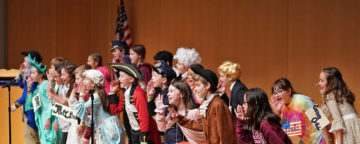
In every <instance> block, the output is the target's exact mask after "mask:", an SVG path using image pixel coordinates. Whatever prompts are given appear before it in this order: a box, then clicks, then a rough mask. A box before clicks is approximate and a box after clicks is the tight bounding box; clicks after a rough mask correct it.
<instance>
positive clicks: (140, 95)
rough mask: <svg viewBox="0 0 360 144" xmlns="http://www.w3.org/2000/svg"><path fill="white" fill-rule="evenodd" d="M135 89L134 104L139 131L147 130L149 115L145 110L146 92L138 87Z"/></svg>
mask: <svg viewBox="0 0 360 144" xmlns="http://www.w3.org/2000/svg"><path fill="white" fill-rule="evenodd" d="M136 89H137V90H136V91H135V93H134V105H135V107H136V109H137V111H138V117H139V121H140V131H141V132H149V127H150V115H149V112H148V110H147V105H146V98H145V97H146V94H145V92H144V91H142V90H140V89H141V88H140V87H137V88H136Z"/></svg>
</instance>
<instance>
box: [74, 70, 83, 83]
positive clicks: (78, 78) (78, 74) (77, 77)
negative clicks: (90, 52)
mask: <svg viewBox="0 0 360 144" xmlns="http://www.w3.org/2000/svg"><path fill="white" fill-rule="evenodd" d="M83 80H84V78H83V77H82V76H81V74H80V73H77V74H75V83H76V84H80V83H81V82H82V81H83Z"/></svg>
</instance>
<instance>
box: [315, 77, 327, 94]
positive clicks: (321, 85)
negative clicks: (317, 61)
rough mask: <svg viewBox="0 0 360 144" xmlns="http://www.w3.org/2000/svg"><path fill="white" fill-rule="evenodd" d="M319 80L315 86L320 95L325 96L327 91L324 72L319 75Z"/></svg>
mask: <svg viewBox="0 0 360 144" xmlns="http://www.w3.org/2000/svg"><path fill="white" fill-rule="evenodd" d="M319 79H320V80H319V82H318V83H317V84H316V86H317V87H318V88H319V91H320V94H322V95H325V94H326V91H327V79H326V75H325V73H324V72H321V73H320V76H319Z"/></svg>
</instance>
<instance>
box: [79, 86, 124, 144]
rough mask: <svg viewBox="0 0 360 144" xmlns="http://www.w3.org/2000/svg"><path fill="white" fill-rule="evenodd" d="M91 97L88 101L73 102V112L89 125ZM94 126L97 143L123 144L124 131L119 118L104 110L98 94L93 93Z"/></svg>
mask: <svg viewBox="0 0 360 144" xmlns="http://www.w3.org/2000/svg"><path fill="white" fill-rule="evenodd" d="M91 101H92V100H91V99H89V100H88V101H86V102H85V101H84V100H79V101H78V102H76V103H75V105H74V107H75V113H76V114H77V115H78V117H79V118H80V119H81V120H84V121H85V122H86V125H87V126H91V115H88V111H91ZM93 113H94V126H95V131H96V135H95V136H94V137H95V142H96V143H98V144H101V143H103V144H124V143H125V136H126V134H125V132H124V129H123V126H122V125H121V124H120V121H119V119H118V118H117V117H116V116H114V115H110V114H109V113H107V112H105V111H104V109H103V106H102V104H101V99H100V96H99V95H98V94H97V93H94V111H93Z"/></svg>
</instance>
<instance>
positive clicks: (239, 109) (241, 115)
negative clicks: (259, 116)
mask: <svg viewBox="0 0 360 144" xmlns="http://www.w3.org/2000/svg"><path fill="white" fill-rule="evenodd" d="M234 112H235V115H236V118H238V119H240V120H244V117H245V113H244V111H243V109H242V107H241V106H240V105H237V108H236V110H234Z"/></svg>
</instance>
